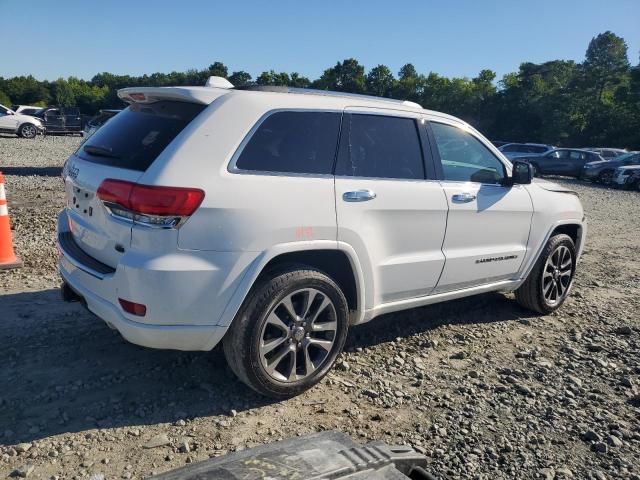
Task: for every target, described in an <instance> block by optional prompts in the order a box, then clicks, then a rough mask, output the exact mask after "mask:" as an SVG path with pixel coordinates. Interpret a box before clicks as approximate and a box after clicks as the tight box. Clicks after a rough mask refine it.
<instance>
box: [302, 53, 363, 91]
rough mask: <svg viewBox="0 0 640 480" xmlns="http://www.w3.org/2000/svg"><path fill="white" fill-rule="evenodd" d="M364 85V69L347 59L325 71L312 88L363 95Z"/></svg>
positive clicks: (355, 61)
mask: <svg viewBox="0 0 640 480" xmlns="http://www.w3.org/2000/svg"><path fill="white" fill-rule="evenodd" d="M365 84H366V77H365V76H364V67H363V66H362V65H360V64H359V63H358V61H357V60H356V59H355V58H348V59H346V60H344V61H342V62H338V63H336V65H335V66H334V67H333V68H328V69H327V70H325V71H324V73H323V74H322V76H321V77H320V78H319V79H318V80H317V81H316V82H314V87H315V88H320V89H322V90H335V91H338V92H350V93H364V91H365Z"/></svg>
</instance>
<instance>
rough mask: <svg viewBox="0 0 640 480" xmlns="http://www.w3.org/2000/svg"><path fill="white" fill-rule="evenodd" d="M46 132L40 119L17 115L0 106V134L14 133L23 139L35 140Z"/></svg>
mask: <svg viewBox="0 0 640 480" xmlns="http://www.w3.org/2000/svg"><path fill="white" fill-rule="evenodd" d="M43 132H44V126H43V125H42V122H41V121H40V119H38V118H35V117H31V116H29V115H22V114H20V113H16V112H14V111H13V110H11V109H10V108H7V107H5V106H4V105H0V133H13V134H16V135H18V136H19V137H22V138H35V137H36V135H38V134H39V133H43Z"/></svg>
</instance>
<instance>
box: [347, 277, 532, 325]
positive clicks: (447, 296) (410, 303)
mask: <svg viewBox="0 0 640 480" xmlns="http://www.w3.org/2000/svg"><path fill="white" fill-rule="evenodd" d="M521 283H522V280H501V281H499V282H494V283H487V284H485V285H478V286H475V287H470V288H465V289H462V290H454V291H451V292H444V293H437V294H435V295H427V296H425V297H416V298H408V299H406V300H398V301H397V302H389V303H383V304H381V305H378V306H377V307H374V308H372V309H370V310H366V311H365V312H364V316H363V319H362V321H361V322H359V323H365V322H368V321H369V320H372V319H374V318H375V317H378V316H380V315H384V314H385V313H391V312H397V311H399V310H408V309H410V308H416V307H423V306H425V305H431V304H433V303H440V302H446V301H447V300H455V299H457V298H463V297H470V296H472V295H478V294H481V293H487V292H495V291H512V290H515V289H516V288H518V287H519V286H520V284H521Z"/></svg>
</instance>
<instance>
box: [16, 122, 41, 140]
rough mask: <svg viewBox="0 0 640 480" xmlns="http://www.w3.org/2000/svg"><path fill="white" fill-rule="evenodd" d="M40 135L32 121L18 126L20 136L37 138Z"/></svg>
mask: <svg viewBox="0 0 640 480" xmlns="http://www.w3.org/2000/svg"><path fill="white" fill-rule="evenodd" d="M36 135H38V129H37V128H36V126H35V125H33V124H32V123H23V124H22V125H20V128H18V136H20V137H22V138H36Z"/></svg>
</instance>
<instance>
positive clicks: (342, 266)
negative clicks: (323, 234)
mask: <svg viewBox="0 0 640 480" xmlns="http://www.w3.org/2000/svg"><path fill="white" fill-rule="evenodd" d="M293 264H295V265H305V266H308V267H311V268H315V269H317V270H320V271H322V272H324V273H326V274H327V275H328V276H329V277H331V278H332V279H333V280H334V281H335V282H336V283H337V284H338V285H339V286H340V288H341V289H342V291H343V293H344V295H345V297H346V298H347V302H348V305H349V311H350V323H351V324H355V323H359V322H360V321H361V320H362V317H363V315H364V310H365V307H364V306H365V300H364V294H365V291H364V290H365V288H364V275H363V273H362V269H361V266H360V262H359V261H358V258H357V256H356V254H355V251H353V249H350V248H338V247H337V243H336V242H335V241H330V240H320V241H313V242H296V243H290V244H282V245H277V246H275V247H273V248H271V249H269V250H267V251H264V252H262V253H260V254H259V255H258V256H257V257H256V258H255V260H254V261H253V262H252V263H251V265H249V266H248V268H247V269H246V271H245V273H244V278H243V280H242V281H241V283H240V285H239V286H238V288H237V290H236V291H235V293H234V295H233V296H232V298H231V300H230V301H229V303H228V304H227V306H226V308H225V310H224V312H223V314H222V316H221V317H220V319H219V320H218V325H220V326H229V325H231V322H232V321H233V319H234V318H235V316H236V314H237V312H238V310H239V309H240V307H241V306H242V303H243V302H244V301H245V299H246V298H247V295H249V294H250V292H251V289H252V288H253V286H254V285H255V284H256V282H258V281H260V279H261V278H263V277H264V276H265V275H267V274H269V273H270V272H274V271H277V270H278V269H279V268H283V267H285V266H287V265H293Z"/></svg>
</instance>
